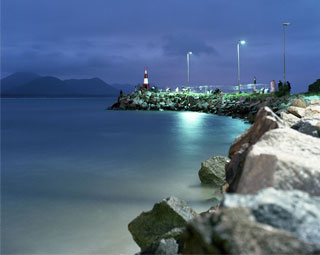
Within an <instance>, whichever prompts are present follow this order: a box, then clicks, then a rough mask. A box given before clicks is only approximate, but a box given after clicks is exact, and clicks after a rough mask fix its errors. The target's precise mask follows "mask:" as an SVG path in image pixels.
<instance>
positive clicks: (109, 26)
mask: <svg viewBox="0 0 320 255" xmlns="http://www.w3.org/2000/svg"><path fill="white" fill-rule="evenodd" d="M1 4H2V6H1V23H2V24H1V28H2V29H1V33H2V34H1V40H2V41H1V42H2V45H1V60H2V67H1V72H2V77H4V76H6V75H9V74H11V73H13V72H16V71H31V72H35V73H38V74H41V75H53V76H57V77H59V78H85V77H100V78H102V79H103V80H104V81H106V82H107V83H110V84H112V83H129V84H137V83H142V82H143V71H144V67H145V66H147V67H148V70H149V81H150V82H151V83H153V84H156V85H159V86H160V87H165V86H172V87H173V86H177V85H181V84H186V79H187V72H186V66H187V64H186V53H187V51H192V52H193V53H194V54H193V55H192V56H191V67H190V70H191V71H190V83H191V84H194V85H201V84H210V85H218V84H219V85H235V84H236V83H237V50H236V45H237V40H239V39H243V40H246V41H247V44H246V45H244V46H241V50H240V55H241V56H240V57H241V82H242V83H252V80H253V77H254V76H256V77H257V82H258V83H269V82H270V80H272V79H274V80H276V81H278V80H279V79H283V32H282V23H283V22H291V26H289V27H286V76H287V80H289V81H290V82H291V84H292V88H293V92H300V91H306V90H307V85H309V84H310V83H312V82H314V81H315V80H316V79H319V78H320V61H319V60H320V19H319V13H320V0H243V1H240V0H197V1H196V0H162V1H155V0H135V1H132V0H131V1H130V0H107V1H105V0H90V1H89V0H63V1H62V0H54V1H53V0H2V1H1Z"/></svg>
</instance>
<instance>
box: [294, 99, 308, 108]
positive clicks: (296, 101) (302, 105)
mask: <svg viewBox="0 0 320 255" xmlns="http://www.w3.org/2000/svg"><path fill="white" fill-rule="evenodd" d="M290 106H296V107H300V108H306V107H307V106H306V103H305V102H304V101H303V100H302V99H301V98H296V99H293V100H292V101H291V104H290Z"/></svg>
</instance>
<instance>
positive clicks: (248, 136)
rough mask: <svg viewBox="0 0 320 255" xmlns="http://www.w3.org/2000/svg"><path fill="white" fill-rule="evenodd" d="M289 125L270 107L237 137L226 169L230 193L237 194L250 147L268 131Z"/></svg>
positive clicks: (258, 115) (261, 112)
mask: <svg viewBox="0 0 320 255" xmlns="http://www.w3.org/2000/svg"><path fill="white" fill-rule="evenodd" d="M286 126H287V124H286V123H285V122H284V121H283V120H281V119H280V118H279V117H278V116H277V115H276V114H275V113H273V112H272V111H271V109H270V108H269V107H263V108H261V109H260V110H259V112H258V113H257V115H256V119H255V122H254V124H253V125H252V126H251V127H250V128H249V129H247V130H246V131H245V132H244V133H243V134H242V135H240V136H239V137H237V138H236V139H235V141H234V142H233V144H232V145H231V146H230V149H229V157H230V158H231V161H230V163H229V164H228V165H227V167H226V180H227V183H228V184H229V188H228V192H235V191H236V190H237V186H238V183H239V180H240V177H241V175H242V169H243V165H244V162H245V159H246V156H247V153H248V151H249V149H250V147H251V146H252V145H253V144H255V143H256V142H257V141H258V140H259V139H260V138H261V137H262V136H263V135H264V134H265V133H266V132H267V131H269V130H272V129H276V128H284V127H286Z"/></svg>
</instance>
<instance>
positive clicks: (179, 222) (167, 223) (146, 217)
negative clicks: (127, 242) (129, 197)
mask: <svg viewBox="0 0 320 255" xmlns="http://www.w3.org/2000/svg"><path fill="white" fill-rule="evenodd" d="M196 216H197V213H196V212H195V211H194V210H192V208H190V207H189V206H188V205H187V203H186V202H185V201H183V200H180V199H178V198H175V197H170V198H167V199H164V200H162V201H161V202H159V203H157V204H155V205H154V206H153V208H152V210H151V211H148V212H143V213H141V214H140V215H139V216H138V217H137V218H135V219H134V220H133V221H131V222H130V223H129V225H128V229H129V231H130V233H131V235H132V237H133V239H134V240H135V242H136V243H137V244H138V245H139V246H140V248H141V250H145V249H147V248H148V247H149V246H150V245H151V244H152V243H153V242H155V241H157V240H160V239H161V238H162V236H163V235H165V234H166V233H168V232H169V231H171V230H173V229H174V228H181V227H185V226H186V224H187V222H188V221H190V220H192V219H193V218H194V217H196Z"/></svg>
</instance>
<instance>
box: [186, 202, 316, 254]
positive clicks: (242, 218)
mask: <svg viewBox="0 0 320 255" xmlns="http://www.w3.org/2000/svg"><path fill="white" fill-rule="evenodd" d="M182 242H183V251H182V254H234V255H238V254H261V255H262V254H265V255H269V254H317V253H318V252H319V251H320V250H319V246H316V245H314V244H310V243H306V242H304V241H301V240H299V239H298V238H297V237H296V236H294V235H293V234H291V233H290V232H287V231H284V230H281V229H277V228H274V227H271V226H269V225H266V224H261V223H258V222H257V221H256V220H255V217H254V215H253V214H252V213H251V211H250V210H249V209H247V208H241V207H237V208H223V209H222V210H220V211H219V212H218V213H216V214H206V215H203V216H200V217H197V218H196V219H194V220H193V221H191V222H190V223H189V224H188V225H187V228H186V231H185V232H184V233H183V234H182Z"/></svg>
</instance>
